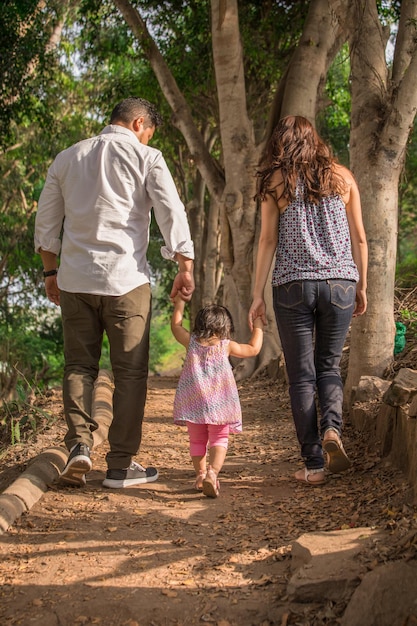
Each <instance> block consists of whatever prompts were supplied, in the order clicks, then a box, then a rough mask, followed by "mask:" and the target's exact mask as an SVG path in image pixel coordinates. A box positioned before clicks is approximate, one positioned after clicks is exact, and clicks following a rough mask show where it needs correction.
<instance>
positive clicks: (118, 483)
mask: <svg viewBox="0 0 417 626" xmlns="http://www.w3.org/2000/svg"><path fill="white" fill-rule="evenodd" d="M158 476H159V474H158V470H157V469H156V468H155V467H142V465H139V463H135V461H132V462H131V464H130V466H129V467H128V468H127V469H109V470H107V473H106V478H105V479H104V480H103V487H109V489H122V488H123V487H131V486H132V485H142V484H143V483H153V482H154V481H155V480H157V479H158Z"/></svg>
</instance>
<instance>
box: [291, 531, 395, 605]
mask: <svg viewBox="0 0 417 626" xmlns="http://www.w3.org/2000/svg"><path fill="white" fill-rule="evenodd" d="M382 537H383V533H382V532H381V531H378V530H374V529H371V528H353V529H348V530H338V531H331V532H317V533H307V534H305V535H301V537H299V538H298V539H297V541H295V542H294V543H293V544H292V552H291V556H292V561H291V569H292V570H293V571H294V570H296V571H295V573H294V575H293V576H292V577H291V579H290V581H289V584H288V588H287V593H288V595H289V596H290V597H291V598H292V599H294V600H295V601H297V602H322V601H326V600H332V601H334V602H338V601H340V600H342V599H346V598H349V597H350V596H351V594H352V593H353V591H354V589H355V588H356V587H357V585H358V582H359V580H360V576H361V575H362V574H363V566H362V565H361V563H360V562H359V560H358V556H359V554H360V553H361V552H363V551H364V550H365V549H367V548H369V547H370V546H371V545H372V544H373V543H374V542H375V541H377V540H381V539H382Z"/></svg>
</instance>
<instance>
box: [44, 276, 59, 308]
mask: <svg viewBox="0 0 417 626" xmlns="http://www.w3.org/2000/svg"><path fill="white" fill-rule="evenodd" d="M45 292H46V295H47V297H48V300H50V301H51V302H53V303H54V304H56V305H57V306H59V288H58V283H57V280H56V276H47V277H46V278H45Z"/></svg>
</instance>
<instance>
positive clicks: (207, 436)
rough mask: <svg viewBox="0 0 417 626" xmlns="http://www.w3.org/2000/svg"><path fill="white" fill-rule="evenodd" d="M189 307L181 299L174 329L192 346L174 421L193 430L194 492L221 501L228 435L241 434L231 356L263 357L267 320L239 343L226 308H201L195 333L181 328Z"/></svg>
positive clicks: (176, 305)
mask: <svg viewBox="0 0 417 626" xmlns="http://www.w3.org/2000/svg"><path fill="white" fill-rule="evenodd" d="M184 307H185V303H184V301H183V300H182V299H181V298H180V297H179V296H177V297H176V298H175V299H174V311H173V313H172V319H171V329H172V332H173V335H174V337H175V339H176V340H177V341H178V342H179V343H181V344H182V345H183V346H185V348H187V354H186V358H185V363H184V367H183V370H182V373H181V376H180V380H179V383H178V388H177V391H176V394H175V400H174V423H175V424H179V425H182V426H187V429H188V435H189V440H190V455H191V458H192V462H193V466H194V469H195V472H196V481H195V488H196V489H197V490H199V491H203V493H204V495H206V496H208V497H210V498H216V497H217V496H218V495H219V481H218V478H217V476H218V474H219V472H220V470H221V468H222V466H223V463H224V460H225V458H226V451H227V446H228V439H229V433H230V432H241V430H242V411H241V408H240V401H239V395H238V391H237V386H236V381H235V378H234V376H233V371H232V367H231V364H230V362H229V356H234V357H238V358H241V359H244V358H247V357H252V356H256V355H257V354H259V352H260V350H261V347H262V341H263V322H262V320H261V318H260V317H258V318H257V319H256V320H255V321H254V324H253V331H252V336H251V338H250V340H249V343H247V344H240V343H237V342H236V341H232V340H231V339H230V337H231V335H232V333H233V331H234V328H233V321H232V317H231V315H230V313H229V311H228V310H227V309H226V308H225V307H223V306H218V305H215V304H213V305H210V306H207V307H205V308H203V309H201V310H200V311H199V312H198V313H197V316H196V319H195V324H194V328H193V331H192V333H191V334H190V333H189V332H188V330H186V329H185V328H183V326H182V320H183V315H184ZM207 446H209V465H208V466H207Z"/></svg>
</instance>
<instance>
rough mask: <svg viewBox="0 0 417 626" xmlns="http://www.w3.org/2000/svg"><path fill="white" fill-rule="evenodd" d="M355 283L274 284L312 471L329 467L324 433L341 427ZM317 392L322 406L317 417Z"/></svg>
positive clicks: (296, 414) (295, 410) (299, 427)
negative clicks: (344, 362) (343, 371)
mask: <svg viewBox="0 0 417 626" xmlns="http://www.w3.org/2000/svg"><path fill="white" fill-rule="evenodd" d="M355 297H356V283H354V282H352V281H350V280H344V279H329V280H300V281H298V280H297V281H292V282H289V283H286V284H285V285H280V286H279V287H273V303H274V311H275V317H276V320H277V325H278V331H279V335H280V339H281V345H282V349H283V351H284V356H285V363H286V367H287V374H288V380H289V393H290V400H291V410H292V414H293V418H294V424H295V429H296V432H297V438H298V441H299V443H300V445H301V456H302V457H303V459H304V462H305V465H306V467H307V468H308V469H320V468H322V467H324V457H323V449H322V445H321V436H322V435H323V434H324V432H325V431H326V430H327V429H328V428H334V429H335V430H336V431H337V432H338V433H339V434H340V433H341V429H342V409H343V383H342V378H341V375H340V359H341V356H342V350H343V345H344V342H345V339H346V335H347V332H348V329H349V325H350V322H351V319H352V314H353V310H354V306H355ZM316 394H317V399H318V403H319V407H320V413H321V419H320V429H319V427H318V420H317V407H316Z"/></svg>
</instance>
